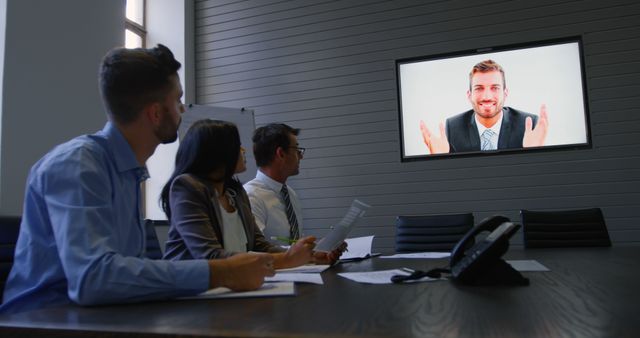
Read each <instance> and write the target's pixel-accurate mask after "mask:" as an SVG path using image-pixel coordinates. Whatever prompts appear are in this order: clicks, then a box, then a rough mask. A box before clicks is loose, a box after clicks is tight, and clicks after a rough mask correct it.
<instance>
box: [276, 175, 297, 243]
mask: <svg viewBox="0 0 640 338" xmlns="http://www.w3.org/2000/svg"><path fill="white" fill-rule="evenodd" d="M280 193H282V198H283V199H284V206H285V209H286V211H287V219H288V220H289V225H290V226H291V228H290V229H289V236H290V239H292V240H296V239H299V238H300V230H299V229H298V218H296V213H295V211H293V205H292V204H291V199H289V189H287V186H286V185H285V184H283V185H282V190H280Z"/></svg>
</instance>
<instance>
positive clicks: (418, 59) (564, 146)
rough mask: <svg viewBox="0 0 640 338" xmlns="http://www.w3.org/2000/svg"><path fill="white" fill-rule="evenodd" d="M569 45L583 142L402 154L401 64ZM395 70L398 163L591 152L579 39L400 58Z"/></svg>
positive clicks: (535, 42) (403, 139) (575, 37)
mask: <svg viewBox="0 0 640 338" xmlns="http://www.w3.org/2000/svg"><path fill="white" fill-rule="evenodd" d="M569 43H577V44H578V54H579V57H578V58H579V62H580V67H579V68H580V76H581V78H582V101H583V102H582V105H583V109H584V123H585V126H584V127H585V133H586V135H585V137H586V142H585V143H571V144H562V145H548V146H542V147H535V148H518V149H498V150H491V151H471V152H457V153H446V154H421V155H406V154H405V138H404V123H403V111H402V88H401V78H400V66H401V65H403V64H410V63H416V62H422V61H433V60H442V59H450V58H457V57H465V56H472V55H482V54H487V53H495V52H504V51H513V50H519V49H527V48H536V47H545V46H553V45H561V44H569ZM395 70H396V89H397V102H398V121H399V137H400V159H401V162H412V161H422V160H430V159H443V158H456V157H470V156H474V157H479V156H493V155H502V154H527V153H534V152H546V151H559V150H560V151H562V150H579V149H591V148H592V146H593V145H592V134H591V121H590V115H591V114H590V111H589V99H588V90H587V81H586V80H587V78H586V73H585V62H584V50H583V43H582V37H581V36H571V37H564V38H557V39H550V40H538V41H531V42H522V43H516V44H509V45H500V46H493V47H483V48H475V49H469V50H463V51H455V52H448V53H441V54H431V55H425V56H416V57H409V58H402V59H397V60H395ZM507 77H508V75H507ZM505 106H506V105H505ZM536 113H537V112H536Z"/></svg>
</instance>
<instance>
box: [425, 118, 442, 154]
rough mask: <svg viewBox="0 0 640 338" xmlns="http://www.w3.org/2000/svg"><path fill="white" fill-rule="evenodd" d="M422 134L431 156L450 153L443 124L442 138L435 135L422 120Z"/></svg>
mask: <svg viewBox="0 0 640 338" xmlns="http://www.w3.org/2000/svg"><path fill="white" fill-rule="evenodd" d="M420 132H421V133H422V140H423V141H424V144H426V145H427V147H428V148H429V152H430V153H431V154H446V153H448V152H449V140H448V139H447V133H446V132H445V130H444V123H443V122H440V136H436V135H433V134H432V133H431V132H430V131H429V128H427V125H426V124H425V123H424V121H422V120H420Z"/></svg>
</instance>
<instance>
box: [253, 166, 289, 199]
mask: <svg viewBox="0 0 640 338" xmlns="http://www.w3.org/2000/svg"><path fill="white" fill-rule="evenodd" d="M256 179H257V180H259V181H261V182H263V183H264V184H265V185H266V186H267V187H269V189H271V190H273V191H275V192H277V193H280V191H281V190H282V186H283V184H282V183H280V182H278V181H276V180H274V179H273V178H271V177H269V176H267V174H265V173H263V172H262V171H261V170H260V169H258V170H257V172H256Z"/></svg>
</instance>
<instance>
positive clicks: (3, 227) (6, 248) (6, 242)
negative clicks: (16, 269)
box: [0, 216, 21, 303]
mask: <svg viewBox="0 0 640 338" xmlns="http://www.w3.org/2000/svg"><path fill="white" fill-rule="evenodd" d="M20 220H21V217H20V216H0V303H1V302H2V294H3V292H4V285H5V283H6V282H7V277H9V272H10V271H11V267H12V266H13V257H14V254H15V251H16V242H17V241H18V233H19V232H20Z"/></svg>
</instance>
